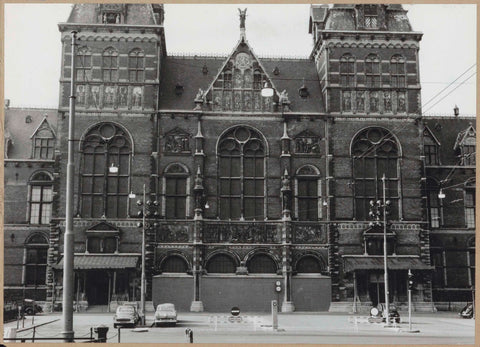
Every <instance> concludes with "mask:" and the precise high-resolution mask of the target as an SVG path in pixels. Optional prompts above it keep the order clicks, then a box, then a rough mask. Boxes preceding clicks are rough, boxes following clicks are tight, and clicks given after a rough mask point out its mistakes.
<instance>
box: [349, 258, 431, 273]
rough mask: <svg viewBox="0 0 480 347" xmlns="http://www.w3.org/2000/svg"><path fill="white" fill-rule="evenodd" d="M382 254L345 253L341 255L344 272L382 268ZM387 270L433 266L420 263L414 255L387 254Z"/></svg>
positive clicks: (429, 268) (429, 267) (417, 268)
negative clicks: (356, 254)
mask: <svg viewBox="0 0 480 347" xmlns="http://www.w3.org/2000/svg"><path fill="white" fill-rule="evenodd" d="M383 266H384V264H383V256H365V255H358V256H355V255H353V256H352V255H346V256H343V269H344V271H345V272H350V271H355V270H383ZM387 267H388V269H389V270H408V269H411V270H433V266H430V265H426V264H424V263H422V261H421V260H420V258H418V257H416V256H388V257H387Z"/></svg>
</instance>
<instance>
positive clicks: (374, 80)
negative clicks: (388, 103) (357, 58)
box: [365, 54, 381, 87]
mask: <svg viewBox="0 0 480 347" xmlns="http://www.w3.org/2000/svg"><path fill="white" fill-rule="evenodd" d="M380 76H381V72H380V58H378V55H376V54H369V55H368V56H367V57H366V58H365V83H366V85H367V87H380Z"/></svg>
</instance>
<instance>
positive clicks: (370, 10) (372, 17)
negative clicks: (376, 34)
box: [364, 5, 378, 29]
mask: <svg viewBox="0 0 480 347" xmlns="http://www.w3.org/2000/svg"><path fill="white" fill-rule="evenodd" d="M364 19H365V28H366V29H378V6H377V5H364Z"/></svg>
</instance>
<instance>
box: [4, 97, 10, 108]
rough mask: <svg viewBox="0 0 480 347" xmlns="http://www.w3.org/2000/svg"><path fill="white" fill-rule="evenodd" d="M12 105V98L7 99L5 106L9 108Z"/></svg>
mask: <svg viewBox="0 0 480 347" xmlns="http://www.w3.org/2000/svg"><path fill="white" fill-rule="evenodd" d="M9 107H10V99H5V108H6V109H7V110H8V108H9Z"/></svg>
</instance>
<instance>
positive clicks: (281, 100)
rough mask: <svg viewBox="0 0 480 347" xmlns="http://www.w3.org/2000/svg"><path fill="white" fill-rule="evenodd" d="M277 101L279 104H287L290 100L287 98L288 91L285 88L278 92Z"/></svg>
mask: <svg viewBox="0 0 480 347" xmlns="http://www.w3.org/2000/svg"><path fill="white" fill-rule="evenodd" d="M278 102H279V103H280V104H288V103H289V102H290V101H289V100H288V93H287V91H286V90H283V92H281V93H280V97H279V100H278Z"/></svg>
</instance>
